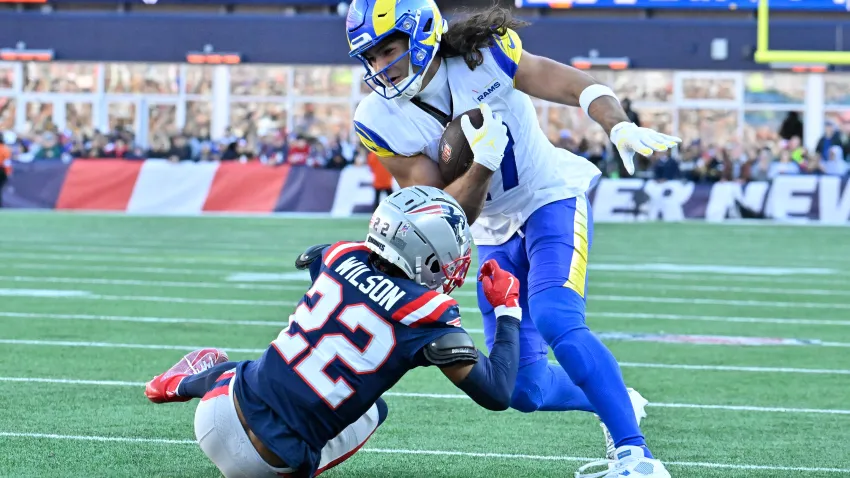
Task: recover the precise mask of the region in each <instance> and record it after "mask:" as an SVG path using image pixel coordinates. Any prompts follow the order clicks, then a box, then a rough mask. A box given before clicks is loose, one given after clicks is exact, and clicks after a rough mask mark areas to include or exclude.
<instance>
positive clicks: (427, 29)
mask: <svg viewBox="0 0 850 478" xmlns="http://www.w3.org/2000/svg"><path fill="white" fill-rule="evenodd" d="M433 26H434V20H433V19H431V18H429V19H428V21H426V22H425V26H424V27H423V28H422V31H423V32H425V33H430V32H431V27H433Z"/></svg>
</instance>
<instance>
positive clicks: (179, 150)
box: [168, 135, 192, 163]
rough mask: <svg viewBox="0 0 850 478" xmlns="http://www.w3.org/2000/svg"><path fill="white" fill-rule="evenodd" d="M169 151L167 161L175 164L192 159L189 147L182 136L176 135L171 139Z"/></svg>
mask: <svg viewBox="0 0 850 478" xmlns="http://www.w3.org/2000/svg"><path fill="white" fill-rule="evenodd" d="M171 142H172V143H171V149H170V150H169V151H168V160H169V161H171V162H173V163H176V162H178V161H185V160H191V159H192V148H190V147H189V144H188V142H187V141H186V138H185V137H184V136H183V135H177V136H175V137H173V138H171Z"/></svg>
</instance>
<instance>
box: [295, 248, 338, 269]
mask: <svg viewBox="0 0 850 478" xmlns="http://www.w3.org/2000/svg"><path fill="white" fill-rule="evenodd" d="M329 246H330V244H317V245H315V246H310V247H309V248H307V250H306V251H304V252H302V253H301V254H299V255H298V257H297V258H296V259H295V268H296V269H298V270H304V269H306V268H308V267H310V264H312V263H313V261H315V260H316V259H318V258H320V257H322V251H323V250H324V249H325V248H326V247H329Z"/></svg>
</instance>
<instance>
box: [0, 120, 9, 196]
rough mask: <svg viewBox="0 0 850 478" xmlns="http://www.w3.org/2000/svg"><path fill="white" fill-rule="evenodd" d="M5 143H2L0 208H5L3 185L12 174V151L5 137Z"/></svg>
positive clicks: (0, 152) (0, 145)
mask: <svg viewBox="0 0 850 478" xmlns="http://www.w3.org/2000/svg"><path fill="white" fill-rule="evenodd" d="M3 140H4V141H3V143H0V207H3V185H4V184H6V179H7V178H8V177H9V175H10V174H11V170H12V150H11V149H10V148H9V147H8V146H7V145H6V144H5V142H6V141H7V137H6V135H5V134H4V135H3Z"/></svg>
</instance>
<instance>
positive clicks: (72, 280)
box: [0, 275, 307, 292]
mask: <svg viewBox="0 0 850 478" xmlns="http://www.w3.org/2000/svg"><path fill="white" fill-rule="evenodd" d="M0 282H30V283H47V284H95V285H133V286H140V287H185V288H187V289H246V290H278V291H283V290H291V291H302V292H305V291H306V290H307V288H306V287H305V286H301V285H270V284H254V283H251V284H243V283H237V282H179V281H158V280H138V279H97V278H91V277H38V276H5V275H0Z"/></svg>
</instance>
